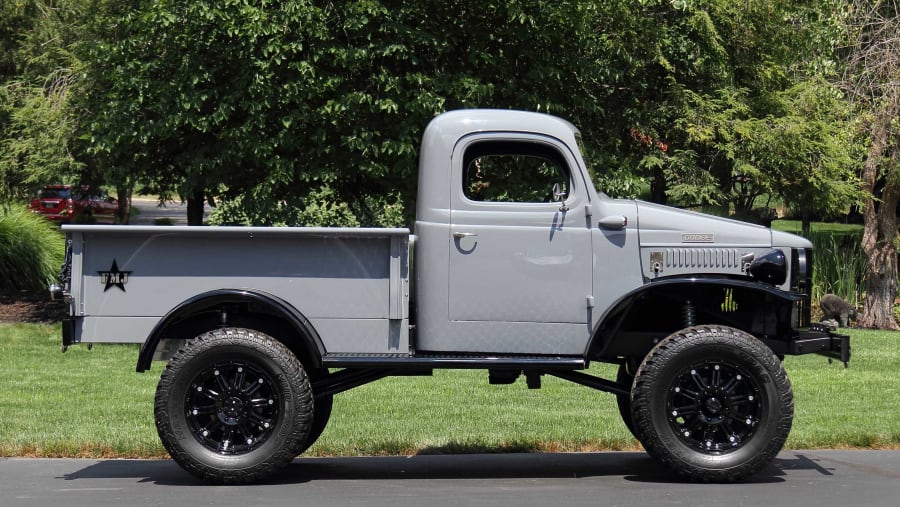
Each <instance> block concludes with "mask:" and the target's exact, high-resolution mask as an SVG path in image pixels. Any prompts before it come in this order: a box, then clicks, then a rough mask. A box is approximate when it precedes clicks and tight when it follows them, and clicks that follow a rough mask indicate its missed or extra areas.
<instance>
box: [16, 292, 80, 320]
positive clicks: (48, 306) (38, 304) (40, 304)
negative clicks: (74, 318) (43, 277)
mask: <svg viewBox="0 0 900 507" xmlns="http://www.w3.org/2000/svg"><path fill="white" fill-rule="evenodd" d="M66 310H67V308H66V305H65V303H63V302H62V301H51V300H50V295H49V294H43V293H35V292H19V293H8V292H7V293H0V322H59V321H61V320H62V319H63V318H65V316H66Z"/></svg>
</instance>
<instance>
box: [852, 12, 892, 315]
mask: <svg viewBox="0 0 900 507" xmlns="http://www.w3.org/2000/svg"><path fill="white" fill-rule="evenodd" d="M898 6H900V4H898V3H897V1H896V0H876V1H872V0H854V1H853V2H851V3H850V4H849V6H848V8H847V19H846V26H847V30H848V35H849V37H848V39H849V41H850V43H849V45H848V47H847V48H846V54H847V71H846V73H845V75H844V79H843V81H842V85H843V87H844V89H845V90H846V91H847V93H848V94H849V96H850V98H851V100H852V101H853V102H854V103H855V105H856V106H857V107H858V108H859V110H860V112H861V114H862V115H863V118H864V125H865V132H866V134H867V137H868V153H867V155H866V157H865V161H864V163H863V168H862V182H863V183H862V187H863V190H864V191H865V192H866V194H867V195H868V198H867V200H866V202H865V209H864V220H865V223H864V231H863V238H862V248H863V251H864V253H865V255H866V257H867V259H868V268H867V270H866V300H865V308H864V311H863V315H862V317H861V318H860V320H859V323H860V325H861V326H864V327H873V328H879V329H900V326H898V324H897V320H896V319H895V318H894V314H893V304H894V300H895V298H896V296H897V278H898V266H897V252H898V245H900V235H898V231H897V204H898V201H900V12H898ZM879 191H880V192H879ZM879 193H880V195H879Z"/></svg>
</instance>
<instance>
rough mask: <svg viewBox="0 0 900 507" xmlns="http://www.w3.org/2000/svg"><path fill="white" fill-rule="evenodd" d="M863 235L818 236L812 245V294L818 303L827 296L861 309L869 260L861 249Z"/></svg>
mask: <svg viewBox="0 0 900 507" xmlns="http://www.w3.org/2000/svg"><path fill="white" fill-rule="evenodd" d="M860 239H861V236H860V233H853V232H850V233H833V232H816V231H813V233H812V234H810V237H809V240H810V241H812V242H813V245H814V248H815V249H814V251H813V294H812V298H813V300H814V301H817V300H819V299H821V298H822V296H824V295H825V294H836V295H838V296H840V297H842V298H844V299H845V300H847V301H849V302H850V304H852V305H854V306H857V307H859V306H860V304H861V299H862V296H863V294H864V293H865V290H866V288H865V276H866V265H867V262H866V256H865V255H864V254H863V252H862V247H861V246H860Z"/></svg>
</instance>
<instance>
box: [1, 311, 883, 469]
mask: <svg viewBox="0 0 900 507" xmlns="http://www.w3.org/2000/svg"><path fill="white" fill-rule="evenodd" d="M850 333H851V335H852V338H851V339H852V340H853V344H854V349H853V351H854V355H853V364H852V366H851V367H850V368H849V369H846V370H845V369H844V368H843V367H841V366H839V365H831V366H829V365H828V364H827V362H826V360H825V359H824V358H822V357H819V356H801V357H789V358H788V359H787V360H786V363H785V367H786V368H787V370H788V373H789V375H790V376H791V379H792V382H793V384H794V393H795V399H796V406H797V413H796V416H795V420H794V427H793V430H792V431H791V436H790V439H789V440H788V443H787V446H788V447H789V448H804V449H808V448H829V447H861V448H884V447H888V448H897V447H898V446H900V406H898V405H897V403H896V402H895V401H896V400H897V399H898V397H900V378H898V376H897V375H896V374H895V373H896V371H897V369H898V368H900V351H898V348H897V347H896V336H894V335H893V333H890V332H883V331H881V332H879V331H862V330H851V331H850ZM136 357H137V348H136V346H133V345H98V346H97V347H95V348H94V350H93V351H89V350H87V348H86V347H83V346H77V347H72V348H71V349H70V350H69V351H68V352H66V353H65V354H61V353H60V352H59V329H58V328H57V327H56V326H46V325H39V324H0V370H2V371H7V372H16V374H15V375H8V376H7V379H6V381H5V382H3V383H2V384H0V413H2V414H3V417H2V418H0V456H23V455H26V456H48V457H50V456H84V457H162V456H165V455H166V453H165V450H164V449H163V448H162V445H161V444H160V443H159V439H158V437H157V436H156V430H155V428H154V427H153V415H152V410H153V403H152V399H153V393H154V390H155V388H156V383H157V381H158V380H159V374H160V371H161V367H162V363H158V364H156V365H154V368H153V369H152V370H151V371H150V372H147V373H144V374H135V373H134V369H133V366H134V361H135V360H136ZM604 368H606V366H605V365H595V366H594V367H592V369H593V370H595V371H594V373H601V372H603V373H604V374H608V375H614V372H613V371H612V370H609V371H606V370H604ZM638 446H639V444H638V443H637V441H635V440H634V439H633V438H632V437H631V435H630V434H629V433H628V430H627V429H625V425H624V424H622V421H621V419H620V417H619V415H618V411H617V409H616V405H615V398H614V397H613V396H611V395H608V394H605V393H600V392H597V391H592V390H590V389H585V388H584V387H581V386H577V385H575V384H571V383H568V382H565V381H562V380H558V379H553V378H545V379H544V387H543V388H542V389H541V390H537V391H532V390H528V389H527V388H526V387H525V385H524V381H519V382H518V383H516V384H514V385H510V386H488V385H487V374H486V373H485V372H482V371H454V372H448V371H436V372H435V375H434V377H395V378H388V379H384V380H380V381H378V382H376V383H373V384H369V385H367V386H364V387H361V388H358V389H354V390H351V391H348V392H346V393H342V394H339V395H338V396H337V397H336V398H335V408H334V415H333V417H332V419H331V422H330V423H329V426H328V428H327V429H326V431H325V433H324V434H323V436H322V439H321V440H320V441H319V442H318V443H317V444H315V445H314V446H313V447H312V448H311V450H310V451H309V454H312V455H359V454H371V455H378V454H413V453H441V452H463V451H470V452H509V451H591V450H610V449H635V448H639V447H638Z"/></svg>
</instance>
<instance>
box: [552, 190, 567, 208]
mask: <svg viewBox="0 0 900 507" xmlns="http://www.w3.org/2000/svg"><path fill="white" fill-rule="evenodd" d="M568 196H569V194H567V193H566V192H563V191H562V189H561V188H560V186H559V183H554V184H553V202H558V203H561V204H560V206H559V211H562V212H563V213H565V212H566V211H569V207H568V206H566V204H565V202H563V201H565V200H566V197H568Z"/></svg>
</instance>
